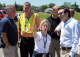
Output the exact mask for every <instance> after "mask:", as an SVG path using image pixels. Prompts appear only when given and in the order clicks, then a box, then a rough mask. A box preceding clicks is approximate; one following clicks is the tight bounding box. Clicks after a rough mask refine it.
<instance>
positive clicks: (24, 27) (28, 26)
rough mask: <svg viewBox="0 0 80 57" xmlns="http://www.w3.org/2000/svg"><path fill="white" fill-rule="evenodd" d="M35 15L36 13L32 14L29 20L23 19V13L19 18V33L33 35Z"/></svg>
mask: <svg viewBox="0 0 80 57" xmlns="http://www.w3.org/2000/svg"><path fill="white" fill-rule="evenodd" d="M36 15H37V13H34V14H33V15H32V16H31V17H30V18H29V20H28V19H27V18H26V17H25V13H23V14H22V15H21V17H20V25H21V31H22V32H26V33H33V28H34V25H35V24H36Z"/></svg>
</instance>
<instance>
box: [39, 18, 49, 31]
mask: <svg viewBox="0 0 80 57" xmlns="http://www.w3.org/2000/svg"><path fill="white" fill-rule="evenodd" d="M44 23H48V31H49V30H50V23H49V21H48V20H47V19H44V20H43V21H42V22H41V24H40V30H42V25H43V24H44Z"/></svg>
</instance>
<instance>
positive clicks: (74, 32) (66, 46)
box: [58, 8, 79, 57]
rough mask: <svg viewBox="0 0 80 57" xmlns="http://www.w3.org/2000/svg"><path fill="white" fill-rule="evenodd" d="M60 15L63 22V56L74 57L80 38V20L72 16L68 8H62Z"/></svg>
mask: <svg viewBox="0 0 80 57" xmlns="http://www.w3.org/2000/svg"><path fill="white" fill-rule="evenodd" d="M58 15H59V17H60V19H61V20H62V23H63V24H62V25H61V26H62V27H61V36H60V45H61V47H60V48H61V57H74V55H75V53H76V46H77V44H78V39H79V32H78V21H77V20H75V19H74V18H71V16H70V11H69V9H67V8H61V9H60V10H59V11H58Z"/></svg>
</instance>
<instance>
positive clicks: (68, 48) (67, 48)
mask: <svg viewBox="0 0 80 57" xmlns="http://www.w3.org/2000/svg"><path fill="white" fill-rule="evenodd" d="M61 48H62V50H71V48H72V47H61Z"/></svg>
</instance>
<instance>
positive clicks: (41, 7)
mask: <svg viewBox="0 0 80 57" xmlns="http://www.w3.org/2000/svg"><path fill="white" fill-rule="evenodd" d="M46 8H48V5H42V6H40V10H41V11H42V12H44V10H45V9H46Z"/></svg>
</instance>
